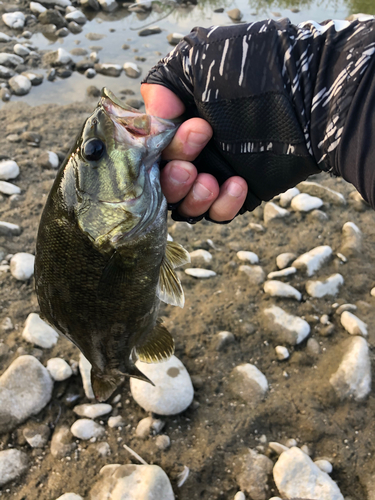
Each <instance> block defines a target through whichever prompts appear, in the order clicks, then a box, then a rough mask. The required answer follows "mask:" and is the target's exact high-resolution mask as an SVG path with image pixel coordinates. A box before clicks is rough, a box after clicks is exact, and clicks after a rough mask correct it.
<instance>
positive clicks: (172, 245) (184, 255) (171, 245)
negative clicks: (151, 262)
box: [165, 241, 190, 269]
mask: <svg viewBox="0 0 375 500" xmlns="http://www.w3.org/2000/svg"><path fill="white" fill-rule="evenodd" d="M165 258H166V259H168V261H169V262H170V264H171V266H172V267H173V269H175V268H176V267H180V266H182V265H184V264H187V263H188V262H190V254H189V252H188V251H187V250H185V248H184V247H182V246H181V245H179V244H178V243H176V242H174V241H168V242H167V247H166V249H165Z"/></svg>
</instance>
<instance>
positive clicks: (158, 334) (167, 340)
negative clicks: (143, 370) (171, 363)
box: [135, 320, 174, 363]
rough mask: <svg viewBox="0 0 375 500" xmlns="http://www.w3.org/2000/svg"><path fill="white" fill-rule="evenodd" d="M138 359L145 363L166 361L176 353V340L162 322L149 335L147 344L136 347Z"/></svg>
mask: <svg viewBox="0 0 375 500" xmlns="http://www.w3.org/2000/svg"><path fill="white" fill-rule="evenodd" d="M135 352H136V354H137V356H138V358H139V359H140V360H141V361H143V362H144V363H157V362H158V361H166V360H167V359H168V358H170V357H171V356H172V354H173V353H174V340H173V337H172V335H171V334H170V333H169V332H168V330H167V329H166V328H165V326H164V325H163V324H162V323H161V321H160V320H158V322H157V323H156V325H155V328H154V329H153V330H152V331H151V332H150V333H149V334H148V335H147V338H146V340H145V342H144V343H143V344H141V345H137V346H136V347H135Z"/></svg>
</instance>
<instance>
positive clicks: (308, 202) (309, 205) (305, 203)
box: [291, 193, 323, 212]
mask: <svg viewBox="0 0 375 500" xmlns="http://www.w3.org/2000/svg"><path fill="white" fill-rule="evenodd" d="M322 205H323V200H321V199H320V198H317V197H316V196H310V195H309V194H307V193H300V194H298V195H297V196H295V197H294V198H293V199H292V202H291V207H292V209H293V210H295V211H296V212H310V211H311V210H315V209H316V208H320V207H321V206H322Z"/></svg>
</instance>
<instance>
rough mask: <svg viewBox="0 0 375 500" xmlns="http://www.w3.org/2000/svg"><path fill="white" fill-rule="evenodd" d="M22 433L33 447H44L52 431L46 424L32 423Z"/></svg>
mask: <svg viewBox="0 0 375 500" xmlns="http://www.w3.org/2000/svg"><path fill="white" fill-rule="evenodd" d="M22 434H23V437H24V438H25V439H26V441H27V442H28V443H29V445H30V446H31V447H32V448H44V447H45V446H46V444H47V443H48V439H49V436H50V434H51V431H50V428H49V427H48V425H46V424H34V425H33V424H31V425H30V426H29V425H28V426H27V427H25V428H24V429H23V431H22Z"/></svg>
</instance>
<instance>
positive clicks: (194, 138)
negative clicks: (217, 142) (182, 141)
mask: <svg viewBox="0 0 375 500" xmlns="http://www.w3.org/2000/svg"><path fill="white" fill-rule="evenodd" d="M208 140H209V137H208V136H207V134H200V133H199V132H190V134H189V135H188V139H187V142H188V143H189V145H190V146H193V147H195V148H201V147H203V146H205V145H206V144H207V142H208Z"/></svg>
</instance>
